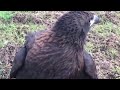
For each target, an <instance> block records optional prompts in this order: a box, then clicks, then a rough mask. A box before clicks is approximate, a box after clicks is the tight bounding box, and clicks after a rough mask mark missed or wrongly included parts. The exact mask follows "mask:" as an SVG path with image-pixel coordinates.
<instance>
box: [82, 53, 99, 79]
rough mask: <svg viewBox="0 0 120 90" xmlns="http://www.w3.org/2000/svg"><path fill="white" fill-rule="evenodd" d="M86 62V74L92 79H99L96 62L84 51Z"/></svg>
mask: <svg viewBox="0 0 120 90" xmlns="http://www.w3.org/2000/svg"><path fill="white" fill-rule="evenodd" d="M84 62H85V73H86V74H87V75H89V77H90V78H91V79H97V78H98V77H97V72H96V66H95V62H94V61H93V59H92V56H91V55H90V54H88V53H87V52H86V51H84Z"/></svg>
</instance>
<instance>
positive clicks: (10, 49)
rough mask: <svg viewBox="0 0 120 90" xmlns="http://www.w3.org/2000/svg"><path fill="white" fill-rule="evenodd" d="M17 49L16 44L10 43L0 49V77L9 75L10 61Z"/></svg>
mask: <svg viewBox="0 0 120 90" xmlns="http://www.w3.org/2000/svg"><path fill="white" fill-rule="evenodd" d="M17 49H18V46H17V45H14V44H11V43H8V44H7V45H6V46H5V47H3V48H1V49H0V78H8V77H9V72H10V69H11V66H12V61H13V60H14V56H15V53H16V51H17Z"/></svg>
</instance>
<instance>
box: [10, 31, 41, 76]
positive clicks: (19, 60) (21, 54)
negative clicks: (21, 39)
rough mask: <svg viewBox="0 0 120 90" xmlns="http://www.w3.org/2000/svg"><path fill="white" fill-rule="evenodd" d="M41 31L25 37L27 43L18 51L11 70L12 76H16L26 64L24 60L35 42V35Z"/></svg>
mask: <svg viewBox="0 0 120 90" xmlns="http://www.w3.org/2000/svg"><path fill="white" fill-rule="evenodd" d="M40 33H41V32H40V31H39V32H34V33H28V34H27V35H26V37H25V40H26V42H25V44H24V46H23V47H21V48H20V49H19V51H18V52H17V53H16V55H15V58H14V61H13V65H12V68H11V72H10V78H15V77H16V74H17V72H18V71H19V70H20V69H21V68H22V66H23V65H24V61H25V58H26V55H27V52H28V51H29V50H30V48H31V47H32V44H33V43H34V39H35V35H36V34H40Z"/></svg>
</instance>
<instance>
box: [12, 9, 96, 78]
mask: <svg viewBox="0 0 120 90" xmlns="http://www.w3.org/2000/svg"><path fill="white" fill-rule="evenodd" d="M93 18H94V16H93V14H92V13H90V12H85V11H72V12H68V13H67V14H65V15H63V16H62V17H61V18H59V19H58V21H57V22H56V23H55V25H54V27H53V28H52V29H51V30H44V31H42V32H41V31H40V32H36V33H32V34H29V35H28V36H27V37H26V43H25V45H24V47H23V48H21V49H20V51H19V52H18V53H17V54H16V56H15V60H14V62H13V67H12V69H11V73H10V78H17V79H84V78H97V75H96V67H95V64H94V62H93V60H92V58H91V56H90V55H89V54H88V53H87V52H85V51H84V43H85V38H86V35H87V32H88V31H89V29H90V20H92V19H93ZM91 72H92V73H91Z"/></svg>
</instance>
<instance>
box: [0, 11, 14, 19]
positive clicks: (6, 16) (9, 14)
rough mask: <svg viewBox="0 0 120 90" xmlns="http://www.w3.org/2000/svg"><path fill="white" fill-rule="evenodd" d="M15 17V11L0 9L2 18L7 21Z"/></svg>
mask: <svg viewBox="0 0 120 90" xmlns="http://www.w3.org/2000/svg"><path fill="white" fill-rule="evenodd" d="M12 17H13V13H12V12H11V11H0V18H1V19H4V20H5V21H7V20H10V19H11V18H12Z"/></svg>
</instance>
